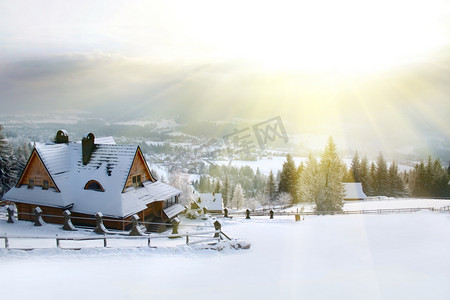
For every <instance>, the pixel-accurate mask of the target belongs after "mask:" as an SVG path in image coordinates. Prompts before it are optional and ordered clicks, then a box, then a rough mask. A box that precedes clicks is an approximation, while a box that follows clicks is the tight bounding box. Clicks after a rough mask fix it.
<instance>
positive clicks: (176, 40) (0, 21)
mask: <svg viewBox="0 0 450 300" xmlns="http://www.w3.org/2000/svg"><path fill="white" fill-rule="evenodd" d="M0 16H1V18H0V25H1V26H0V44H1V45H2V46H0V47H1V48H2V52H3V55H5V54H6V55H8V56H9V57H10V56H21V55H39V54H41V55H53V54H65V53H78V52H93V51H101V52H106V53H110V52H112V53H119V54H122V55H126V56H128V55H131V56H138V57H146V58H148V59H158V60H180V61H183V62H192V61H196V62H198V61H200V62H205V61H221V60H229V59H236V60H242V61H247V62H254V63H256V64H260V65H262V66H264V67H268V68H275V69H289V70H292V69H293V70H302V71H304V70H306V71H314V72H316V71H319V72H322V71H326V72H329V71H331V72H340V73H344V74H348V73H351V74H353V73H360V72H374V71H378V70H383V69H386V68H391V67H395V66H398V65H401V64H404V63H410V62H414V61H422V60H424V59H427V58H428V56H429V55H431V54H432V53H433V52H434V51H436V50H438V49H439V48H440V47H443V46H445V45H447V44H448V43H449V36H450V29H449V27H450V26H449V25H450V23H449V16H450V2H449V1H442V0H420V1H417V0H412V1H411V0H376V1H375V0H368V1H361V0H343V1H334V0H316V1H287V0H277V1H242V0H240V1H235V0H229V1H223V2H219V1H209V0H200V1H199V0H194V1H91V0H89V1H49V0H37V1H21V0H14V1H2V2H1V3H0Z"/></svg>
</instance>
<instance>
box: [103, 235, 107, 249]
mask: <svg viewBox="0 0 450 300" xmlns="http://www.w3.org/2000/svg"><path fill="white" fill-rule="evenodd" d="M106 246H108V242H107V241H106V235H105V237H104V238H103V247H105V248H106Z"/></svg>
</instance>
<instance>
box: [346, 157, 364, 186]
mask: <svg viewBox="0 0 450 300" xmlns="http://www.w3.org/2000/svg"><path fill="white" fill-rule="evenodd" d="M361 171H362V170H361V163H360V161H359V157H358V152H355V155H354V156H353V159H352V164H351V166H350V170H349V172H348V173H349V176H350V178H349V179H350V180H352V181H349V182H361V175H362V174H361Z"/></svg>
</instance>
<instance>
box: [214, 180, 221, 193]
mask: <svg viewBox="0 0 450 300" xmlns="http://www.w3.org/2000/svg"><path fill="white" fill-rule="evenodd" d="M221 190H222V187H221V186H220V180H217V182H216V186H215V187H214V193H220V191H221Z"/></svg>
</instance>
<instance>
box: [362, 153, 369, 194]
mask: <svg viewBox="0 0 450 300" xmlns="http://www.w3.org/2000/svg"><path fill="white" fill-rule="evenodd" d="M359 176H360V179H361V185H362V188H363V192H364V193H365V194H366V195H372V187H371V185H370V170H369V161H368V160H367V157H366V156H364V157H363V159H362V160H361V163H360V174H359Z"/></svg>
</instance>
